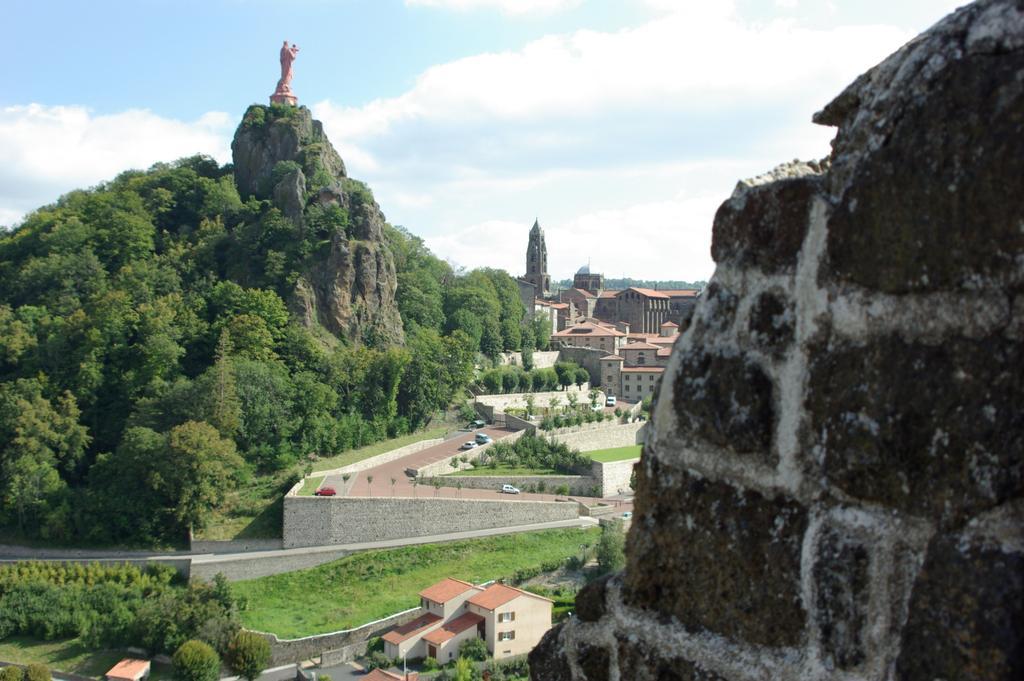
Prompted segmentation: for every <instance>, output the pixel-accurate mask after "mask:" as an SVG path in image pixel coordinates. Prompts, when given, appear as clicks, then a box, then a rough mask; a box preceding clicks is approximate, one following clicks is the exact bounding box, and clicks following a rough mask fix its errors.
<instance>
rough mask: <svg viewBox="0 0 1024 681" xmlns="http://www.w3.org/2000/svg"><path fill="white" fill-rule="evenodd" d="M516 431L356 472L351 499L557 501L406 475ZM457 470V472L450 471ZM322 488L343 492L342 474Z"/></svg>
mask: <svg viewBox="0 0 1024 681" xmlns="http://www.w3.org/2000/svg"><path fill="white" fill-rule="evenodd" d="M513 432H515V431H512V430H509V429H506V428H495V427H488V428H483V429H481V430H478V431H474V432H466V433H464V434H463V437H457V438H452V439H450V440H446V441H444V442H442V443H440V444H436V445H434V446H432V447H428V448H427V449H424V450H422V451H419V452H415V453H413V454H410V455H409V456H406V457H403V458H401V459H397V460H395V461H391V462H389V463H383V464H381V465H379V466H375V467H373V468H369V469H367V470H365V471H360V472H358V473H353V474H352V478H351V479H350V480H349V483H350V484H351V488H350V489H349V492H348V496H352V497H390V496H396V497H420V496H422V497H435V496H436V497H439V498H445V499H456V498H461V499H500V500H501V501H553V500H554V499H555V498H556V495H554V494H531V493H526V492H523V493H521V494H502V492H501V491H500V489H499V487H500V486H499V485H498V484H497V483H496V484H495V488H494V489H466V488H463V489H461V490H460V489H458V488H457V487H456V486H455V482H456V481H455V480H454V479H452V482H451V485H447V486H444V487H441V488H440V489H439V490H435V489H434V488H433V487H428V486H427V485H416V486H414V485H413V484H412V478H411V477H410V476H409V475H407V474H406V470H407V469H415V468H422V467H423V466H426V465H428V464H431V463H436V462H438V461H443V460H445V459H447V458H448V457H450V456H452V455H453V454H465V455H466V456H468V457H471V458H472V457H476V456H479V455H480V454H481V453H486V452H487V450H488V449H489V448H490V447H491V446H492V445H484V446H482V447H477V448H475V449H470V450H462V449H460V447H461V446H462V444H463V443H464V442H467V441H469V440H472V439H473V438H474V437H475V436H476V433H486V434H487V435H490V436H491V438H492V439H493V440H494V441H495V442H497V441H500V440H501V439H502V438H506V437H508V436H510V435H512V433H513ZM449 470H450V471H454V469H449ZM369 476H373V483H372V484H370V483H369ZM392 480H395V484H394V485H392V484H391V481H392ZM323 486H326V487H334V488H335V489H339V490H340V489H342V488H343V487H344V479H343V478H342V476H341V475H339V474H334V475H328V476H327V477H326V478H325V479H324V481H323ZM572 498H573V499H579V500H580V501H585V502H595V501H597V499H594V498H591V497H581V496H578V495H573V497H572Z"/></svg>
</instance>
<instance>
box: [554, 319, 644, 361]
mask: <svg viewBox="0 0 1024 681" xmlns="http://www.w3.org/2000/svg"><path fill="white" fill-rule="evenodd" d="M625 340H626V334H625V333H623V332H622V331H619V330H618V329H616V328H614V327H609V326H604V325H601V324H594V323H591V322H584V323H582V324H575V325H573V326H570V327H568V328H566V329H563V330H561V331H557V332H555V333H553V334H551V341H552V342H553V343H558V344H563V345H571V346H574V347H578V348H593V349H594V350H604V351H605V352H609V353H612V354H614V353H616V352H618V351H619V348H620V347H622V345H623V344H624V343H625Z"/></svg>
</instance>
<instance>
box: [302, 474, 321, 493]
mask: <svg viewBox="0 0 1024 681" xmlns="http://www.w3.org/2000/svg"><path fill="white" fill-rule="evenodd" d="M326 477H327V476H326V475H311V476H310V477H308V478H306V480H305V481H304V482H303V483H302V487H301V488H300V489H299V496H300V497H311V496H313V492H315V491H316V488H317V487H319V486H320V483H322V482H323V481H324V478H326Z"/></svg>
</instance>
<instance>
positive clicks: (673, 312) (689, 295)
mask: <svg viewBox="0 0 1024 681" xmlns="http://www.w3.org/2000/svg"><path fill="white" fill-rule="evenodd" d="M699 294H700V292H699V291H697V290H690V289H682V290H663V291H661V290H656V289H649V288H639V287H630V288H627V289H624V290H622V291H604V292H602V293H601V294H600V295H599V296H598V298H597V300H596V302H595V306H594V316H595V317H597V318H598V319H603V320H606V321H609V322H624V323H628V324H629V326H630V329H631V330H633V331H635V332H637V333H645V334H648V333H658V332H659V330H660V329H661V325H662V324H664V323H665V322H673V323H675V324H677V325H679V324H682V322H683V320H685V319H686V318H687V317H689V315H690V314H692V310H693V306H694V305H695V304H696V302H697V297H698V295H699Z"/></svg>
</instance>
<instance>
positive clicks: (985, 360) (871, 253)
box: [530, 0, 1024, 681]
mask: <svg viewBox="0 0 1024 681" xmlns="http://www.w3.org/2000/svg"><path fill="white" fill-rule="evenodd" d="M814 120H815V121H816V122H818V123H820V124H824V125H830V126H836V127H837V128H838V130H837V133H836V138H835V140H834V142H833V145H832V153H831V156H830V158H828V159H827V160H825V161H823V162H821V163H817V162H814V163H798V162H794V163H790V164H787V165H785V166H780V167H779V168H776V169H775V170H774V171H772V172H770V173H768V174H766V175H765V176H762V177H758V178H754V179H752V180H747V181H744V182H741V183H739V185H738V186H737V188H736V190H735V191H734V193H733V195H732V197H731V198H729V199H728V200H727V201H725V203H723V204H722V206H721V207H720V208H719V210H718V212H717V214H716V216H715V221H714V227H713V240H712V255H713V257H714V259H715V261H716V263H717V269H716V272H715V275H714V276H713V278H712V280H711V282H710V284H709V286H708V288H707V289H706V291H705V293H704V294H703V295H702V296H701V298H700V301H699V302H698V304H697V309H696V311H695V312H694V315H693V318H692V320H691V321H690V323H689V327H688V328H687V330H686V331H685V333H684V334H683V336H682V337H681V339H680V341H679V343H678V348H677V349H676V351H675V352H674V353H673V356H672V358H671V359H670V361H669V365H668V367H667V369H666V370H665V374H664V376H663V379H662V382H661V388H660V390H659V392H658V394H657V399H656V401H655V406H654V411H653V418H652V422H651V424H650V426H649V431H648V434H647V439H646V441H645V444H644V451H643V457H642V459H641V461H640V463H639V464H638V465H637V468H636V475H637V494H636V500H635V508H634V515H633V522H632V526H631V528H630V531H629V535H628V540H627V565H626V569H625V571H624V572H623V573H621V574H618V575H615V576H612V577H611V578H608V579H604V580H602V581H598V582H594V583H591V584H590V585H588V586H587V587H585V588H584V589H583V590H582V591H581V592H580V593H579V595H578V597H577V599H576V608H575V614H576V617H574V618H573V619H571V620H569V621H567V622H566V623H563V624H561V625H560V626H559V627H557V628H556V629H554V630H552V631H551V632H549V633H548V635H547V636H546V637H545V638H544V640H543V641H542V642H541V644H540V645H539V646H538V647H537V648H536V649H535V650H534V651H533V653H532V654H531V655H530V672H531V675H532V678H533V679H534V680H535V681H547V680H554V679H559V680H563V679H564V680H569V681H574V680H575V681H581V680H583V679H586V680H587V681H610V680H615V679H637V680H644V681H647V680H655V679H679V680H685V681H693V680H698V679H700V680H703V681H752V680H754V679H766V680H767V679H772V680H778V681H804V680H812V681H853V680H857V681H888V680H893V681H934V680H936V679H946V680H948V681H951V680H953V679H978V680H980V679H985V680H986V681H998V680H1005V681H1010V680H1011V679H1021V678H1024V411H1022V409H1021V404H1024V373H1022V371H1021V367H1022V366H1024V267H1022V266H1021V263H1022V262H1024V230H1022V229H1021V225H1024V192H1021V191H1020V184H1021V178H1024V5H1022V4H1021V2H1019V0H980V1H979V2H975V3H973V4H970V5H967V6H965V7H962V8H960V9H959V10H957V11H956V12H955V13H953V14H951V15H950V16H949V17H947V18H945V19H944V20H942V21H941V22H940V23H938V24H937V25H936V26H934V27H933V28H932V29H930V30H928V31H927V32H926V33H924V34H923V35H922V36H920V37H918V38H917V39H915V40H913V41H911V42H909V43H907V45H906V46H904V47H903V48H901V49H900V50H899V51H898V52H896V53H895V54H893V55H892V56H890V57H889V58H888V59H886V60H885V61H884V62H882V63H881V64H880V65H878V66H876V67H874V68H873V69H871V70H870V71H868V72H867V73H866V74H864V75H862V76H861V77H860V78H858V79H857V80H856V81H855V82H854V83H853V84H852V85H850V86H849V87H848V88H846V90H844V91H843V92H842V93H841V94H840V95H839V96H838V97H837V98H836V99H835V100H833V101H832V102H831V103H830V104H828V105H827V106H826V107H825V108H824V109H823V110H822V111H821V112H820V113H818V114H816V116H815V119H814Z"/></svg>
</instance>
